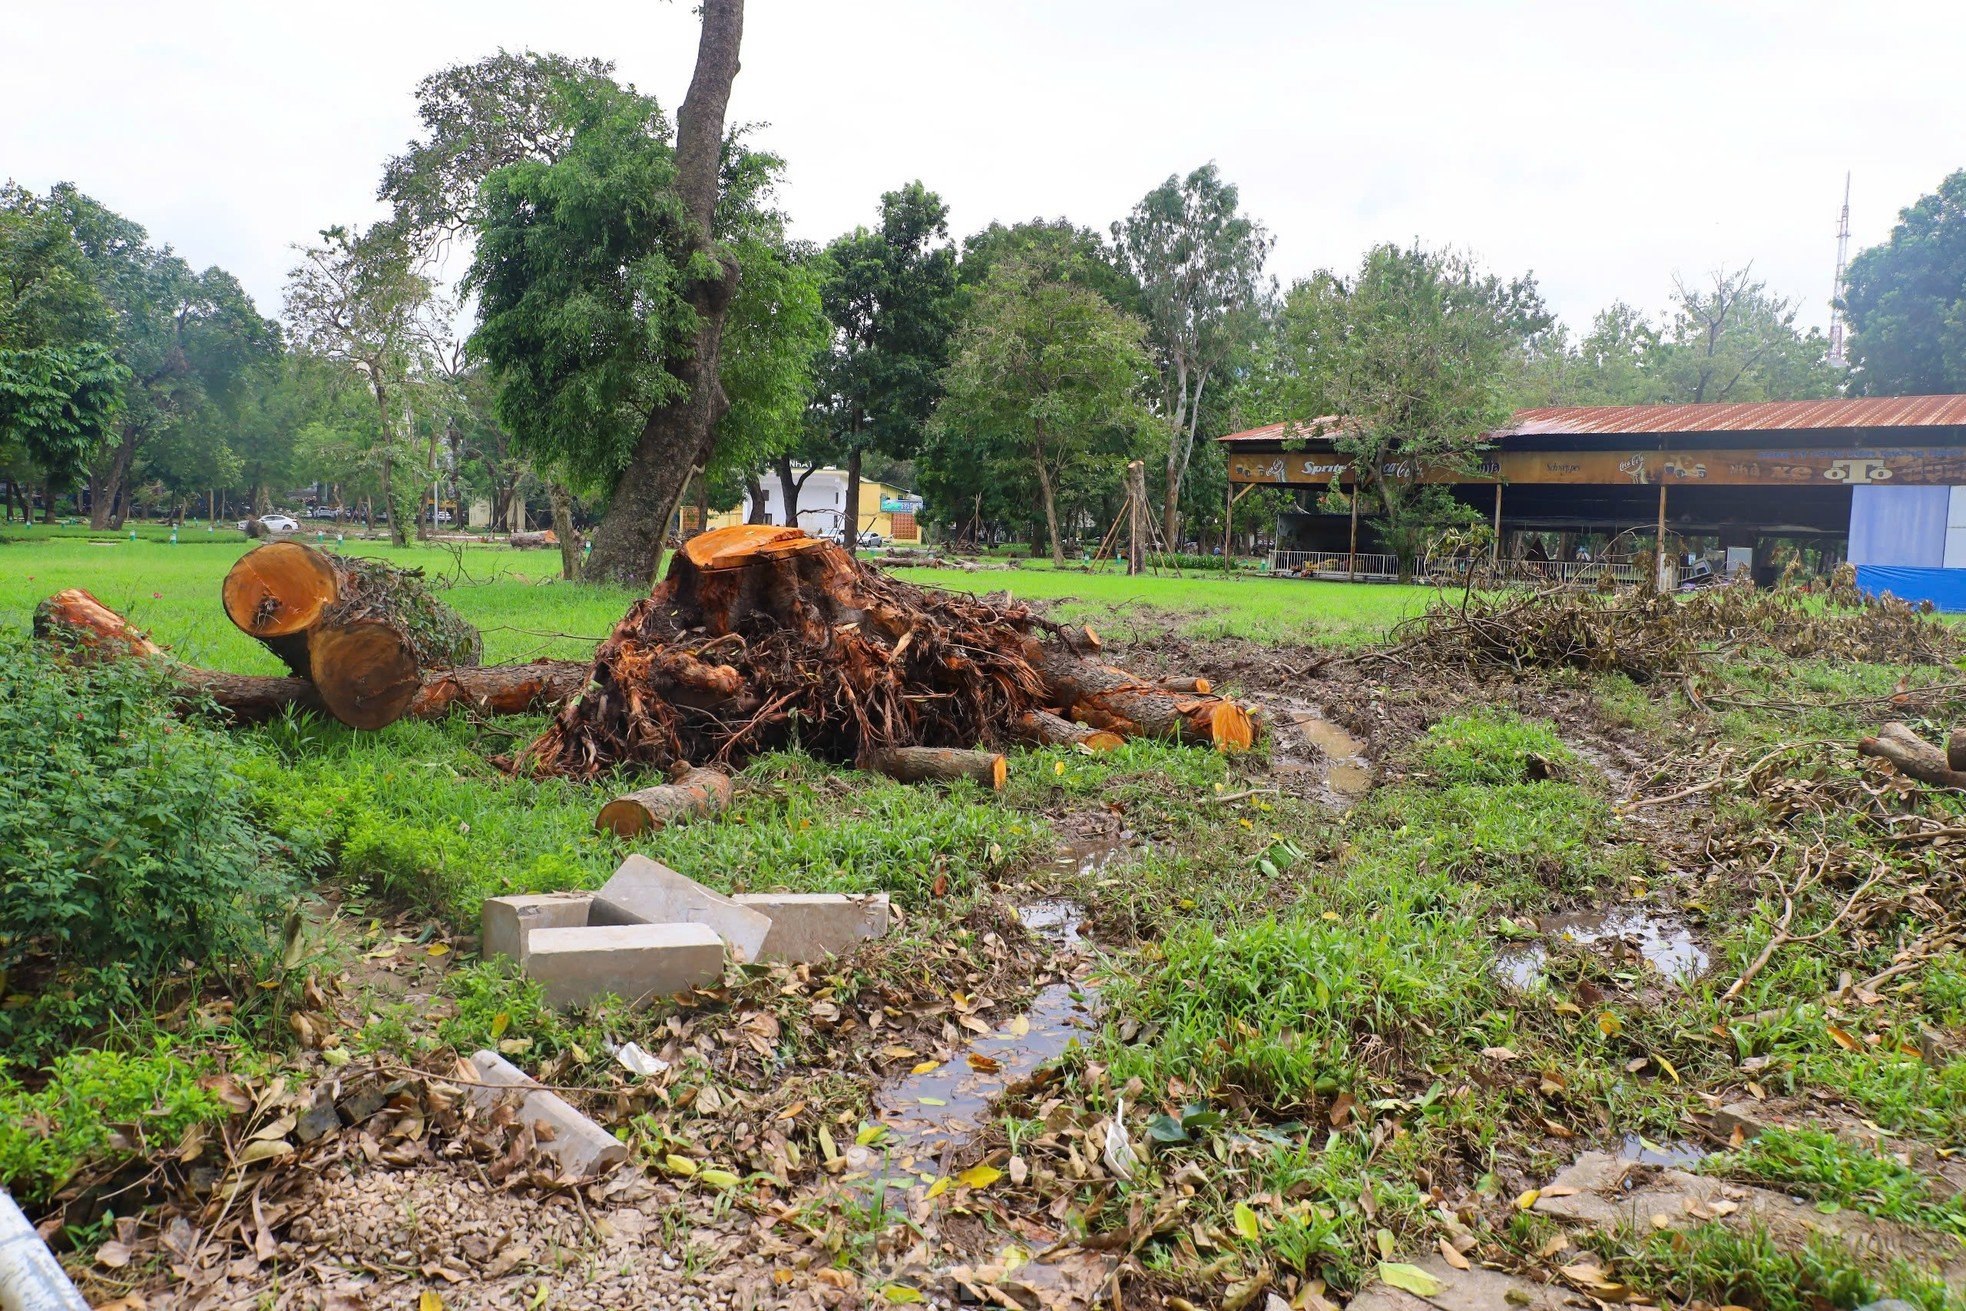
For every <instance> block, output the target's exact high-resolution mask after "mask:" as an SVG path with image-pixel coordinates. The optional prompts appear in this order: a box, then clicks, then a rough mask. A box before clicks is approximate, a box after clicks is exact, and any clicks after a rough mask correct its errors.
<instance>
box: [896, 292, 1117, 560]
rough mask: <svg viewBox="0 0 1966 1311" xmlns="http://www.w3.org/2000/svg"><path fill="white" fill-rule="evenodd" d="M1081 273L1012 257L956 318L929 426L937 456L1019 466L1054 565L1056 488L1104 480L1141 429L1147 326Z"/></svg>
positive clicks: (1059, 534) (1058, 534)
mask: <svg viewBox="0 0 1966 1311" xmlns="http://www.w3.org/2000/svg"><path fill="white" fill-rule="evenodd" d="M1082 268H1083V266H1082V265H1080V264H1079V263H1078V262H1077V261H1073V260H1066V261H1063V262H1053V261H1041V260H1038V259H1032V258H1028V257H1015V258H1012V259H1009V260H1005V261H1003V262H1001V263H999V264H998V265H997V267H996V268H995V269H993V270H992V271H991V273H990V276H989V277H988V278H987V279H986V280H985V281H984V282H983V284H982V286H981V287H979V288H978V289H977V291H976V294H975V297H974V300H973V301H972V303H971V304H970V306H969V308H968V310H967V312H966V313H965V315H964V319H963V324H962V328H961V330H960V332H959V333H958V335H957V338H956V354H955V360H954V362H953V363H952V364H951V365H950V366H949V370H948V374H947V379H946V381H947V387H948V394H947V396H946V397H945V398H944V400H943V401H942V403H941V405H940V406H939V407H938V408H937V410H936V412H935V417H934V420H933V427H934V429H935V431H936V433H937V435H938V437H939V438H940V439H941V443H940V444H941V445H943V446H945V447H946V446H949V445H952V444H960V445H964V446H970V447H972V448H973V449H976V450H978V451H992V452H995V453H998V455H999V458H1002V457H1004V456H1008V457H1009V458H1010V459H1012V460H1021V461H1022V462H1023V463H1024V464H1025V466H1026V467H1027V468H1028V470H1029V471H1030V474H1031V476H1032V478H1033V479H1034V480H1035V482H1036V484H1037V490H1038V497H1039V501H1040V503H1041V504H1042V506H1043V508H1044V517H1045V528H1046V533H1047V536H1048V537H1049V540H1050V546H1051V558H1052V562H1053V563H1055V564H1063V563H1064V562H1065V551H1064V540H1065V531H1064V524H1063V523H1062V522H1061V517H1060V514H1059V503H1060V500H1061V491H1062V489H1063V488H1064V486H1065V485H1066V484H1067V483H1068V482H1069V481H1072V480H1074V479H1075V478H1077V477H1081V476H1083V475H1084V474H1085V473H1087V472H1088V466H1089V465H1096V466H1097V473H1096V474H1095V476H1099V477H1103V478H1104V479H1105V480H1106V481H1110V479H1111V474H1112V471H1113V469H1114V468H1116V467H1117V465H1118V464H1119V463H1121V462H1122V460H1123V457H1124V455H1125V454H1127V447H1128V445H1129V444H1130V439H1131V438H1132V437H1133V436H1134V435H1135V434H1137V433H1139V432H1140V431H1141V430H1142V428H1143V427H1144V426H1145V423H1146V412H1145V410H1144V407H1142V406H1141V404H1140V402H1139V399H1138V395H1139V388H1140V383H1141V380H1142V378H1143V377H1145V376H1147V374H1148V370H1149V368H1150V365H1149V360H1148V355H1147V350H1146V344H1145V343H1146V328H1145V326H1144V325H1143V324H1141V323H1140V322H1139V321H1138V320H1136V319H1133V318H1131V317H1130V316H1128V315H1126V314H1123V313H1121V312H1120V311H1119V310H1116V309H1114V308H1113V306H1112V304H1111V303H1110V302H1108V301H1107V300H1106V299H1105V297H1103V296H1102V295H1101V294H1100V293H1099V292H1097V291H1095V290H1093V289H1092V287H1090V286H1088V285H1086V284H1085V283H1084V282H1082V281H1077V280H1075V279H1074V275H1075V274H1077V273H1080V272H1082ZM1101 454H1105V455H1106V456H1107V457H1108V458H1105V459H1097V458H1096V457H1098V456H1099V455H1101ZM1113 455H1118V456H1120V457H1122V459H1114V458H1111V457H1112V456H1113Z"/></svg>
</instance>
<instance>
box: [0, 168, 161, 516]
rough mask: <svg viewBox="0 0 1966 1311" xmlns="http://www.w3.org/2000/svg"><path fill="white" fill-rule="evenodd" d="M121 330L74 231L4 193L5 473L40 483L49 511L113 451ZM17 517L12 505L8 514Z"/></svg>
mask: <svg viewBox="0 0 1966 1311" xmlns="http://www.w3.org/2000/svg"><path fill="white" fill-rule="evenodd" d="M114 336H115V322H114V319H113V317H112V315H111V312H110V308H109V305H108V303H107V301H106V300H105V299H104V297H103V296H102V294H101V292H100V291H99V289H98V288H97V286H96V283H95V280H94V276H93V270H92V269H91V267H90V265H89V262H88V260H87V258H86V257H85V255H84V252H83V250H82V247H81V245H80V243H79V242H77V241H76V239H75V235H74V232H73V230H72V229H71V228H70V227H69V225H68V223H67V222H66V220H65V218H64V217H63V216H62V214H61V213H60V212H59V211H58V210H56V208H55V207H53V206H52V205H49V204H47V203H45V202H43V201H42V200H41V199H40V198H38V197H36V196H35V195H34V194H33V193H31V192H29V191H27V190H25V189H24V188H21V187H18V186H15V185H14V184H12V183H8V184H6V185H5V186H0V472H4V474H5V476H6V478H7V481H8V484H9V487H8V491H9V495H10V496H12V497H15V498H18V499H25V498H23V497H21V496H20V492H19V484H20V483H22V482H23V481H25V480H27V479H29V478H34V477H38V478H40V479H41V480H42V481H43V483H44V485H45V486H46V488H47V490H48V492H49V495H48V504H47V510H48V515H49V517H50V518H52V517H53V515H54V495H55V494H56V493H58V492H63V491H67V490H69V489H71V488H72V487H73V486H74V485H75V484H76V482H77V481H79V479H80V478H81V476H82V474H83V472H84V470H85V469H86V467H87V464H88V461H89V459H90V458H91V457H92V456H93V455H94V454H95V453H96V452H97V451H98V450H100V449H101V448H102V447H103V446H104V445H105V444H106V439H107V437H108V434H109V432H110V429H111V425H112V423H113V421H114V419H115V417H116V414H117V412H118V410H119V409H120V408H121V406H122V403H123V390H124V385H125V383H126V382H127V380H128V377H129V373H128V370H127V369H125V368H124V367H123V366H122V365H121V364H119V363H118V362H117V361H116V359H115V357H114V355H113V353H112V350H111V345H110V342H111V341H112V339H113V338H114ZM8 513H9V515H10V516H11V513H12V505H11V504H9V506H8Z"/></svg>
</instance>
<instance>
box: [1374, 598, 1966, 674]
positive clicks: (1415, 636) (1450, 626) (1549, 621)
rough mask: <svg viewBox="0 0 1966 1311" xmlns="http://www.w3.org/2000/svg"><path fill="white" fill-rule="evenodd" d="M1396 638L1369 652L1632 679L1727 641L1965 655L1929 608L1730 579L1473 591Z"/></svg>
mask: <svg viewBox="0 0 1966 1311" xmlns="http://www.w3.org/2000/svg"><path fill="white" fill-rule="evenodd" d="M1393 638H1394V641H1393V644H1392V645H1391V646H1389V647H1388V648H1386V649H1385V650H1383V651H1380V652H1377V653H1375V654H1374V655H1372V656H1369V657H1367V659H1374V660H1383V661H1390V662H1394V663H1403V664H1408V665H1411V666H1416V667H1417V666H1433V667H1453V668H1464V669H1470V670H1476V671H1484V670H1485V671H1495V672H1504V671H1506V672H1509V673H1516V674H1520V673H1522V672H1524V671H1525V670H1529V669H1557V668H1570V669H1583V670H1589V671H1592V672H1613V671H1615V672H1618V673H1622V674H1625V675H1627V676H1629V677H1630V678H1632V679H1634V680H1635V681H1638V682H1650V681H1652V680H1654V679H1658V678H1678V677H1684V676H1685V675H1687V674H1690V673H1692V672H1694V671H1695V669H1696V668H1697V665H1698V662H1699V659H1700V657H1702V656H1703V655H1712V654H1720V653H1725V652H1728V651H1736V650H1752V649H1762V650H1771V651H1774V652H1777V653H1779V654H1781V655H1783V656H1786V657H1788V658H1790V659H1817V658H1832V659H1841V660H1862V661H1874V662H1878V663H1883V664H1894V665H1945V664H1951V663H1953V662H1954V661H1956V660H1958V659H1960V658H1961V656H1962V655H1966V638H1962V637H1961V635H1960V634H1959V633H1957V632H1956V631H1954V630H1952V629H1950V628H1948V627H1947V626H1946V625H1945V624H1943V623H1941V622H1940V621H1938V620H1937V619H1935V618H1933V617H1932V615H1931V613H1930V611H1929V609H1926V608H1921V607H1914V606H1911V605H1908V604H1906V603H1905V602H1903V601H1899V600H1897V599H1895V598H1892V597H1888V596H1887V597H1873V596H1869V595H1867V594H1865V593H1863V592H1860V591H1858V590H1857V589H1856V588H1855V587H1853V586H1842V585H1832V586H1831V587H1830V588H1828V589H1827V590H1825V591H1817V592H1808V591H1804V590H1802V589H1800V588H1794V587H1779V588H1773V589H1767V590H1763V589H1757V588H1754V587H1751V586H1749V585H1747V584H1745V583H1737V584H1731V585H1729V586H1726V587H1718V588H1713V589H1711V590H1708V591H1704V592H1698V593H1694V594H1691V595H1678V596H1673V595H1666V596H1661V595H1658V594H1656V593H1651V592H1643V591H1636V590H1631V591H1624V592H1614V593H1608V594H1607V593H1595V592H1582V591H1576V590H1573V589H1560V588H1553V589H1549V590H1545V591H1539V592H1494V593H1479V592H1477V593H1469V594H1466V595H1463V596H1459V597H1456V598H1453V599H1451V600H1445V599H1444V600H1442V601H1439V602H1437V603H1436V604H1434V605H1433V606H1431V607H1430V608H1429V609H1428V610H1427V612H1426V613H1425V614H1423V615H1419V616H1416V617H1415V618H1413V619H1409V620H1407V621H1406V622H1404V623H1402V624H1400V625H1399V626H1398V627H1397V628H1395V629H1394V630H1393Z"/></svg>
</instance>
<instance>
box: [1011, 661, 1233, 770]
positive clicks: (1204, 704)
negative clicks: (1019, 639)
mask: <svg viewBox="0 0 1966 1311" xmlns="http://www.w3.org/2000/svg"><path fill="white" fill-rule="evenodd" d="M1035 664H1036V667H1037V670H1038V673H1039V676H1040V677H1042V678H1043V680H1044V685H1045V690H1046V691H1047V692H1049V693H1050V694H1051V696H1052V698H1053V700H1055V701H1056V702H1057V703H1058V704H1060V705H1063V706H1064V707H1065V708H1066V713H1067V714H1068V715H1069V716H1070V717H1071V718H1073V719H1076V720H1079V721H1081V722H1083V723H1087V724H1090V725H1092V726H1093V727H1094V728H1101V729H1105V730H1107V731H1108V732H1112V733H1117V734H1119V735H1120V736H1121V737H1171V738H1174V739H1176V740H1177V741H1181V742H1189V743H1194V744H1196V745H1201V746H1213V747H1215V748H1217V749H1218V750H1223V751H1232V750H1240V749H1242V748H1244V747H1248V746H1250V745H1251V744H1252V743H1254V742H1255V740H1256V726H1255V725H1254V723H1252V722H1251V720H1250V718H1249V712H1247V711H1246V710H1244V709H1243V708H1242V707H1241V706H1238V705H1237V704H1235V702H1233V701H1228V700H1225V699H1224V698H1222V697H1218V696H1200V695H1195V696H1188V695H1183V694H1182V693H1179V692H1169V691H1167V690H1166V689H1165V688H1162V687H1158V686H1156V685H1154V684H1153V683H1150V682H1145V681H1143V680H1141V679H1139V678H1136V677H1134V676H1133V675H1132V674H1129V673H1127V672H1126V671H1125V670H1124V669H1115V668H1114V667H1112V666H1111V665H1102V664H1099V663H1097V662H1096V661H1092V660H1087V659H1084V658H1083V657H1081V656H1078V655H1076V654H1074V653H1073V652H1071V651H1069V650H1066V649H1064V648H1063V647H1056V646H1052V647H1044V648H1042V649H1041V652H1040V655H1039V657H1038V659H1037V660H1036V662H1035Z"/></svg>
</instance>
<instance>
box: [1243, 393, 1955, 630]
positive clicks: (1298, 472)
mask: <svg viewBox="0 0 1966 1311" xmlns="http://www.w3.org/2000/svg"><path fill="white" fill-rule="evenodd" d="M1335 428H1336V421H1333V420H1318V421H1313V422H1312V423H1310V424H1306V425H1295V424H1273V425H1271V426H1269V427H1266V428H1254V429H1251V430H1249V431H1247V432H1239V433H1232V434H1230V435H1229V436H1226V437H1223V438H1222V439H1221V441H1222V443H1223V445H1224V447H1225V449H1226V452H1227V455H1228V464H1229V481H1230V483H1231V484H1232V485H1234V486H1248V485H1251V484H1258V485H1262V484H1267V485H1277V486H1285V487H1292V488H1301V489H1302V494H1300V495H1299V496H1298V497H1297V498H1296V499H1297V503H1298V509H1297V512H1296V513H1294V514H1291V515H1288V516H1286V519H1285V522H1284V523H1283V524H1281V525H1280V530H1279V531H1280V535H1279V542H1278V545H1279V547H1280V548H1283V549H1285V550H1290V549H1293V548H1295V549H1297V550H1301V551H1307V552H1334V551H1335V552H1341V553H1342V552H1347V551H1348V550H1350V549H1352V538H1351V532H1352V529H1351V525H1350V524H1349V523H1348V521H1347V517H1346V516H1344V515H1328V514H1320V513H1319V512H1318V507H1317V498H1318V494H1319V492H1320V490H1321V489H1324V488H1329V487H1331V486H1333V485H1334V481H1335V484H1336V485H1337V486H1339V487H1346V486H1349V485H1350V482H1351V469H1350V466H1349V463H1348V462H1347V460H1346V459H1345V457H1343V456H1342V455H1339V454H1337V453H1336V452H1335V451H1334V450H1333V446H1332V440H1331V438H1330V436H1329V435H1328V434H1329V433H1330V432H1332V431H1333V430H1335ZM1477 469H1478V471H1477V473H1476V474H1475V475H1473V476H1469V475H1466V474H1464V473H1459V472H1451V471H1447V470H1422V471H1421V472H1420V477H1421V478H1422V480H1424V481H1431V482H1442V483H1447V484H1450V485H1451V486H1452V488H1453V491H1454V494H1455V496H1456V497H1457V498H1458V499H1460V500H1462V501H1465V502H1466V503H1468V504H1469V505H1471V506H1474V507H1476V508H1477V509H1479V510H1480V511H1481V512H1482V514H1483V517H1489V516H1491V515H1492V516H1493V518H1494V521H1495V523H1496V525H1497V527H1498V528H1499V530H1500V534H1501V535H1502V536H1503V537H1504V538H1511V537H1513V538H1514V539H1515V540H1520V536H1519V535H1520V534H1525V533H1526V534H1535V535H1536V536H1537V538H1538V540H1541V539H1543V538H1545V537H1549V538H1555V537H1558V536H1563V535H1570V536H1576V537H1593V538H1597V539H1604V538H1611V537H1615V536H1616V535H1617V534H1620V533H1628V532H1635V533H1642V534H1649V533H1651V532H1653V531H1656V527H1657V525H1658V524H1659V522H1660V521H1661V518H1662V517H1663V522H1664V523H1665V526H1666V529H1667V531H1668V533H1670V534H1674V535H1677V536H1678V537H1680V538H1681V539H1688V540H1691V539H1705V540H1707V541H1710V542H1717V543H1718V544H1719V545H1720V546H1722V547H1725V548H1728V561H1729V563H1730V565H1747V566H1749V567H1751V568H1752V569H1754V571H1755V572H1756V574H1757V575H1758V576H1761V577H1763V578H1764V579H1765V578H1766V577H1768V576H1769V575H1770V574H1772V572H1773V570H1774V568H1775V565H1774V562H1773V561H1772V559H1771V558H1770V556H1771V552H1770V550H1769V547H1770V546H1771V545H1772V544H1773V543H1774V542H1776V541H1786V542H1790V543H1797V542H1801V543H1811V544H1814V545H1816V546H1818V547H1819V548H1820V550H1819V551H1818V552H1817V553H1816V554H1817V556H1818V558H1820V559H1823V560H1841V559H1846V558H1847V559H1848V560H1850V561H1851V562H1852V563H1854V564H1855V565H1856V566H1857V577H1858V581H1859V583H1860V585H1862V586H1864V587H1866V588H1868V589H1870V590H1872V591H1885V590H1888V591H1890V592H1892V593H1893V594H1895V595H1897V596H1901V597H1905V598H1907V599H1911V600H1927V599H1929V600H1932V601H1934V602H1935V603H1937V604H1939V605H1940V606H1941V607H1943V608H1945V609H1956V610H1966V396H1903V397H1863V398H1854V399H1837V400H1823V401H1769V402H1757V403H1752V404H1724V403H1723V404H1706V405H1585V406H1560V407H1553V408H1547V409H1533V410H1521V411H1518V412H1517V414H1516V415H1515V418H1514V422H1513V423H1512V424H1511V425H1510V426H1509V427H1508V428H1506V429H1504V430H1502V431H1500V432H1497V433H1495V434H1493V435H1492V437H1491V439H1490V445H1489V449H1487V450H1485V451H1483V452H1481V453H1480V455H1479V457H1478V460H1477ZM1357 549H1359V550H1366V549H1369V544H1361V545H1360V546H1359V547H1358V548H1357Z"/></svg>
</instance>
